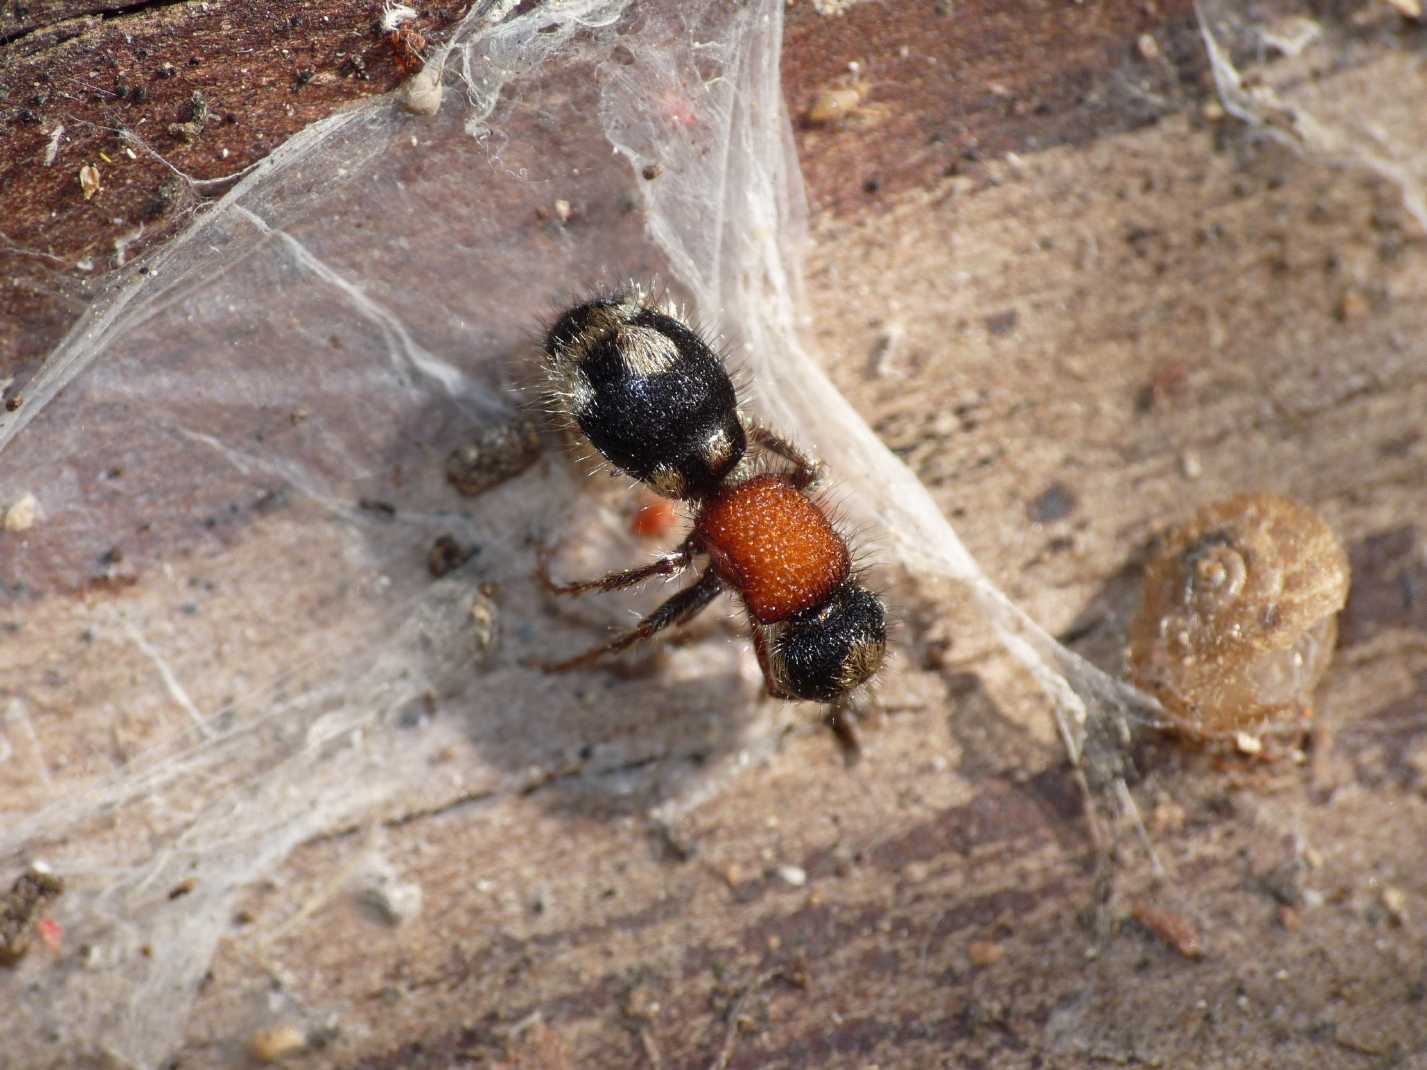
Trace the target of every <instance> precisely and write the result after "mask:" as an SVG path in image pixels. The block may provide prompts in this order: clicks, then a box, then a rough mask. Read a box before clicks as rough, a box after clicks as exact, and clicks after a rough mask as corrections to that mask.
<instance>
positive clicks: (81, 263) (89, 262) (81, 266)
mask: <svg viewBox="0 0 1427 1070" xmlns="http://www.w3.org/2000/svg"><path fill="white" fill-rule="evenodd" d="M74 269H75V270H76V271H93V270H94V257H92V256H86V257H85V258H84V259H83V260H76V261H75V262H74Z"/></svg>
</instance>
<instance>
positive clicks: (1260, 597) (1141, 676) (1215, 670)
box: [1129, 494, 1348, 739]
mask: <svg viewBox="0 0 1427 1070" xmlns="http://www.w3.org/2000/svg"><path fill="white" fill-rule="evenodd" d="M1347 599H1348V555H1347V552H1346V551H1345V550H1344V549H1343V544H1342V542H1341V541H1340V540H1339V539H1338V537H1337V535H1336V534H1334V532H1333V531H1332V529H1331V528H1329V527H1328V525H1327V524H1325V523H1324V522H1323V520H1322V519H1321V518H1319V517H1318V516H1317V515H1316V514H1315V513H1314V512H1313V511H1312V510H1311V509H1309V508H1307V507H1306V506H1304V505H1301V504H1299V503H1298V502H1295V501H1290V500H1289V499H1287V498H1279V497H1275V496H1274V495H1270V494H1250V495H1241V496H1239V497H1236V498H1231V499H1229V500H1227V501H1223V502H1216V503H1215V504H1213V505H1209V506H1206V507H1205V508H1203V509H1201V510H1200V511H1199V512H1198V513H1197V514H1196V515H1195V516H1194V518H1193V519H1192V520H1190V521H1189V522H1188V523H1187V524H1184V525H1183V526H1181V527H1178V528H1175V529H1173V530H1171V531H1169V532H1167V533H1166V534H1165V535H1164V536H1163V537H1162V538H1161V540H1160V544H1159V549H1158V551H1157V552H1156V553H1155V555H1154V557H1153V558H1152V559H1151V561H1150V563H1149V565H1148V567H1147V568H1146V570H1145V585H1144V600H1143V603H1142V605H1141V607H1140V612H1139V616H1138V617H1136V618H1135V621H1134V624H1133V625H1132V626H1131V629H1130V650H1129V661H1130V675H1131V678H1132V680H1133V681H1134V683H1135V686H1136V687H1139V688H1140V689H1141V690H1143V691H1147V692H1149V693H1150V694H1151V695H1153V696H1154V697H1155V698H1157V699H1158V700H1159V702H1160V704H1161V705H1162V706H1163V707H1164V709H1165V711H1166V712H1167V713H1168V714H1169V717H1170V718H1171V720H1172V722H1173V725H1174V727H1175V728H1176V729H1177V730H1179V731H1180V732H1182V733H1183V734H1185V735H1187V736H1191V737H1195V738H1199V739H1215V738H1226V739H1227V738H1240V739H1243V738H1245V737H1250V738H1255V739H1256V738H1258V737H1261V736H1263V735H1265V734H1269V733H1272V732H1275V731H1280V732H1286V731H1294V730H1299V729H1301V728H1302V726H1303V723H1304V721H1305V719H1306V718H1307V717H1308V716H1309V715H1310V713H1311V710H1312V700H1313V690H1314V688H1315V687H1316V686H1317V684H1318V681H1319V679H1320V678H1321V677H1322V676H1323V673H1324V672H1325V671H1326V670H1327V668H1328V663H1329V661H1330V660H1331V659H1332V657H1333V648H1334V644H1335V642H1336V640H1337V634H1338V628H1337V615H1338V611H1339V610H1341V609H1342V608H1343V606H1344V604H1345V603H1346V602H1347Z"/></svg>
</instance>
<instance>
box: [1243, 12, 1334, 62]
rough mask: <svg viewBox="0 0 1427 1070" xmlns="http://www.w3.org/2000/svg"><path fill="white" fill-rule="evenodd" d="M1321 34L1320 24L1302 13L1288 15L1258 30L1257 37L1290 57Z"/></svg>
mask: <svg viewBox="0 0 1427 1070" xmlns="http://www.w3.org/2000/svg"><path fill="white" fill-rule="evenodd" d="M1321 36H1323V27H1322V25H1321V24H1319V23H1318V22H1316V21H1315V20H1313V19H1310V18H1305V17H1304V16H1302V15H1289V16H1287V17H1286V18H1282V19H1279V20H1278V21H1277V22H1275V23H1273V24H1271V25H1269V26H1264V27H1262V28H1260V30H1259V37H1260V38H1261V39H1262V40H1263V43H1264V44H1266V45H1268V47H1269V48H1275V49H1277V50H1278V51H1279V52H1282V53H1283V54H1284V55H1285V56H1288V57H1290V58H1291V57H1293V56H1296V55H1298V54H1299V53H1300V52H1302V51H1303V50H1304V49H1305V48H1307V47H1308V46H1309V45H1311V44H1312V43H1313V42H1314V41H1316V40H1318V38H1319V37H1321Z"/></svg>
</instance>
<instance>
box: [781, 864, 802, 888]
mask: <svg viewBox="0 0 1427 1070" xmlns="http://www.w3.org/2000/svg"><path fill="white" fill-rule="evenodd" d="M778 876H779V877H780V878H782V880H783V883H784V884H791V885H792V886H793V887H794V888H801V887H802V886H803V885H805V884H807V883H808V871H807V870H805V869H804V868H803V867H802V866H779V867H778Z"/></svg>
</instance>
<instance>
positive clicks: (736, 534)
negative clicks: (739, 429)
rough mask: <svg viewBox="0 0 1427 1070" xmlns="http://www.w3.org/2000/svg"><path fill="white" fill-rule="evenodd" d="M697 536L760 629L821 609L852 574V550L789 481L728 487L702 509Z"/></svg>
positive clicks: (766, 479) (757, 479) (767, 478)
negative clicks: (741, 598)
mask: <svg viewBox="0 0 1427 1070" xmlns="http://www.w3.org/2000/svg"><path fill="white" fill-rule="evenodd" d="M695 532H696V534H697V536H698V540H699V543H700V545H701V546H702V547H703V549H704V550H705V551H706V552H707V553H708V555H709V558H710V559H711V560H712V561H713V567H714V570H715V571H716V572H717V573H718V575H719V578H720V579H722V580H723V581H724V582H725V583H727V584H729V585H730V586H732V587H736V588H738V590H739V593H740V594H742V595H743V601H744V603H745V604H746V605H747V606H748V612H749V613H750V614H752V616H753V619H754V620H756V621H757V622H758V623H759V624H774V623H776V622H778V621H780V620H786V619H787V618H789V617H791V616H792V615H793V614H794V613H800V612H802V611H803V610H805V609H809V608H811V607H812V606H815V605H818V604H819V603H821V602H822V601H824V600H825V599H826V598H827V596H828V594H829V593H831V591H832V590H833V589H834V588H836V587H837V586H838V585H839V584H840V583H842V581H843V580H845V579H847V574H848V571H849V570H850V569H851V567H852V561H851V558H850V557H849V556H848V552H847V544H846V543H845V542H843V541H842V539H841V538H840V537H839V536H838V534H837V532H836V531H835V530H833V526H832V524H831V523H830V522H829V521H828V518H827V517H826V516H824V515H823V512H822V510H821V509H819V508H818V507H817V506H816V505H814V504H813V502H812V501H811V500H810V499H809V498H808V496H807V495H805V494H803V493H802V492H801V491H799V490H797V489H796V488H795V487H794V486H793V485H792V484H791V483H790V482H789V481H788V479H787V477H786V476H781V475H773V474H769V475H761V476H754V477H753V478H752V479H749V480H747V481H745V482H743V483H736V484H734V485H732V486H728V487H724V488H723V489H722V490H720V491H719V492H718V493H717V494H715V495H714V496H713V497H711V498H709V499H708V501H707V502H706V503H705V504H704V508H703V511H702V512H701V513H700V514H699V519H698V523H697V526H696V528H695Z"/></svg>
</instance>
